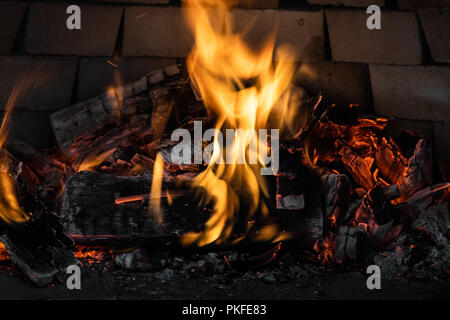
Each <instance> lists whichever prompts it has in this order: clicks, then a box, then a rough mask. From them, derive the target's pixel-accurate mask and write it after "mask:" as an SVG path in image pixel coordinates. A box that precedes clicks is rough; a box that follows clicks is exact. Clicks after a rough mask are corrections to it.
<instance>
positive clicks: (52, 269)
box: [0, 153, 76, 286]
mask: <svg viewBox="0 0 450 320" xmlns="http://www.w3.org/2000/svg"><path fill="white" fill-rule="evenodd" d="M7 157H8V168H7V169H8V174H9V176H10V178H11V179H12V180H13V182H14V184H15V188H16V194H17V200H18V202H19V203H20V205H21V207H22V208H23V210H24V211H25V212H31V213H32V216H31V217H30V219H29V220H28V221H27V222H26V223H24V224H14V225H10V224H6V223H5V222H3V221H2V220H1V219H0V242H3V244H4V245H5V247H6V249H7V251H8V255H9V257H10V259H11V262H12V263H13V264H14V265H15V266H16V267H17V268H18V269H19V270H21V271H22V272H23V274H24V275H25V276H26V277H27V278H28V279H30V280H31V281H32V282H34V283H35V284H36V285H38V286H44V285H47V284H49V283H51V282H53V281H54V280H55V277H56V276H58V275H62V274H63V273H65V271H66V268H67V267H68V266H69V265H73V264H75V263H76V260H75V258H74V255H73V251H72V250H73V241H72V240H71V239H69V238H67V236H66V235H65V234H64V233H63V230H62V224H61V223H60V221H59V218H58V217H57V216H56V215H55V214H53V213H51V212H50V211H48V209H47V208H46V206H45V205H44V203H43V202H42V201H41V200H40V199H39V196H38V195H39V192H41V185H40V181H39V178H38V177H37V175H35V174H34V172H33V171H32V170H31V169H30V168H29V167H28V166H27V165H26V164H25V163H22V162H20V161H18V160H17V159H16V158H15V157H14V156H12V155H11V154H9V153H8V154H7ZM2 169H6V168H5V167H4V166H2Z"/></svg>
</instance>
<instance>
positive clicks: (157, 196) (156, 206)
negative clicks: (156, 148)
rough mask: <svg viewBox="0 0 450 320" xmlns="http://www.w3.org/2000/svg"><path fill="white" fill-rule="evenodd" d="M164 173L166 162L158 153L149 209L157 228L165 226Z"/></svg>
mask: <svg viewBox="0 0 450 320" xmlns="http://www.w3.org/2000/svg"><path fill="white" fill-rule="evenodd" d="M163 173H164V160H163V157H162V156H161V153H159V152H158V154H157V155H156V159H155V166H154V167H153V181H152V188H151V191H150V201H149V209H150V212H151V214H152V216H153V219H154V221H155V223H156V226H157V227H162V226H163V224H164V216H163V212H162V210H161V196H162V193H161V189H162V178H163Z"/></svg>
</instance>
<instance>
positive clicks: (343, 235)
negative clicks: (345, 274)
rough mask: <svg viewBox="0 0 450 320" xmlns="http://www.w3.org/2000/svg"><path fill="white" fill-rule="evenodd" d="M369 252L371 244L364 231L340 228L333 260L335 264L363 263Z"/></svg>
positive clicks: (345, 227)
mask: <svg viewBox="0 0 450 320" xmlns="http://www.w3.org/2000/svg"><path fill="white" fill-rule="evenodd" d="M370 252H371V243H370V240H369V239H368V237H367V235H366V233H365V232H364V230H362V229H360V228H352V227H347V226H342V227H340V228H339V232H338V235H337V237H336V244H335V252H334V258H335V261H336V263H338V264H343V263H346V262H351V261H358V262H363V261H364V260H365V259H366V258H367V256H369V255H370Z"/></svg>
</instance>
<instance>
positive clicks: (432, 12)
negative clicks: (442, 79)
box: [419, 7, 450, 63]
mask: <svg viewBox="0 0 450 320" xmlns="http://www.w3.org/2000/svg"><path fill="white" fill-rule="evenodd" d="M419 17H420V22H421V24H422V28H423V30H424V31H425V35H426V38H427V41H428V45H429V46H430V50H431V56H432V58H433V60H434V61H437V62H447V63H448V62H450V41H449V39H450V7H449V8H442V9H440V10H438V9H425V10H420V11H419Z"/></svg>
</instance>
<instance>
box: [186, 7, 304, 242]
mask: <svg viewBox="0 0 450 320" xmlns="http://www.w3.org/2000/svg"><path fill="white" fill-rule="evenodd" d="M184 2H185V4H186V9H185V13H186V16H187V19H188V22H189V24H190V27H191V29H192V31H193V34H194V36H195V45H194V47H193V49H192V51H191V52H190V54H189V56H188V59H187V67H188V71H189V76H190V78H191V81H192V84H193V87H194V88H195V90H196V91H197V93H198V94H199V95H200V96H201V98H202V99H203V102H204V104H205V106H206V108H207V109H208V111H209V112H210V114H212V115H214V116H216V118H217V122H216V125H215V128H216V129H219V130H224V129H235V130H237V131H238V132H239V130H240V129H241V130H242V131H241V132H239V133H238V134H236V135H235V137H234V140H233V143H232V148H231V149H227V150H226V152H227V153H228V154H226V155H225V154H223V153H222V152H221V150H220V148H219V145H218V143H217V140H218V139H217V134H216V136H215V139H214V146H213V152H212V157H211V161H210V164H209V165H208V167H207V168H206V170H205V171H203V172H202V173H201V174H199V175H198V176H197V177H196V178H195V179H194V181H193V184H194V186H197V187H202V189H204V190H206V193H207V195H206V197H205V198H204V199H203V201H204V203H206V202H208V203H213V210H214V211H213V215H212V216H211V218H210V219H209V220H208V221H207V222H206V225H205V229H204V231H203V232H198V233H196V232H190V233H187V234H186V235H185V236H184V238H183V243H184V244H186V245H187V244H191V243H195V244H197V245H198V246H204V245H207V244H209V243H212V242H216V243H220V242H224V241H227V240H230V236H231V235H232V234H233V230H234V226H235V223H236V221H237V219H238V215H239V212H240V211H242V210H245V211H246V212H247V217H246V218H247V219H251V218H252V217H254V216H255V214H257V213H258V214H261V215H262V216H267V215H268V211H269V210H268V208H267V207H266V205H265V203H264V201H261V200H262V198H264V197H267V196H268V192H267V187H266V185H265V181H264V179H263V178H262V176H261V175H260V168H261V167H262V166H264V164H263V161H262V159H261V158H260V156H259V153H257V151H256V150H254V149H253V148H251V146H250V141H251V139H253V138H254V136H252V135H251V134H249V133H247V132H255V130H258V129H263V128H267V127H268V121H269V116H270V114H271V112H272V111H273V110H275V109H277V112H280V113H281V114H282V115H284V116H282V118H285V117H286V116H291V115H292V113H291V112H290V111H289V110H288V109H289V97H290V95H291V94H290V83H291V81H292V78H293V76H294V73H295V66H294V61H295V57H294V54H293V53H292V52H291V50H290V49H289V48H287V47H283V46H279V47H278V50H277V51H276V52H275V54H276V55H277V59H275V60H276V62H275V63H274V47H275V41H276V37H275V33H273V34H271V35H268V40H267V43H266V44H265V45H264V46H263V47H262V49H261V50H260V51H258V52H254V51H253V50H252V49H251V48H250V47H249V46H248V45H247V44H246V43H245V41H244V40H243V38H242V35H241V34H239V33H238V32H236V31H235V29H234V28H235V26H234V25H233V21H232V19H231V13H230V7H229V2H228V3H227V2H226V1H224V0H220V1H217V0H214V1H213V0H186V1H184ZM265 143H266V142H265V141H258V143H257V145H258V146H259V148H262V147H265ZM225 157H226V159H227V161H225V160H224V159H225ZM252 158H256V159H257V160H258V161H257V164H249V163H254V162H251V161H245V159H252ZM230 159H231V160H232V161H229V160H230ZM243 159H244V161H242V160H243ZM225 162H227V164H224V163H225ZM230 162H231V164H230ZM247 162H248V163H247ZM250 228H251V224H248V227H247V231H248V230H249V229H250ZM264 231H265V232H264V234H265V237H264V238H266V237H267V236H273V237H275V236H276V235H277V231H276V230H274V227H270V228H269V227H267V228H265V229H264Z"/></svg>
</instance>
